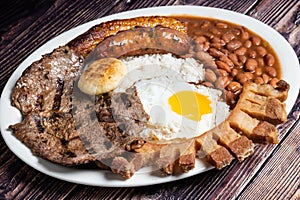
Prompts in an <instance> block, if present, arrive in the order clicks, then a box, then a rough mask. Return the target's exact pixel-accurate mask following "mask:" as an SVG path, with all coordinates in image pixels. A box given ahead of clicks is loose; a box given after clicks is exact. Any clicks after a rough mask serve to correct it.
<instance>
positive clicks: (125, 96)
mask: <svg viewBox="0 0 300 200" xmlns="http://www.w3.org/2000/svg"><path fill="white" fill-rule="evenodd" d="M121 100H122V101H123V103H124V105H125V106H126V108H129V107H131V102H130V100H129V96H128V94H126V93H122V94H121Z"/></svg>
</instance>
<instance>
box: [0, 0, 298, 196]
mask: <svg viewBox="0 0 300 200" xmlns="http://www.w3.org/2000/svg"><path fill="white" fill-rule="evenodd" d="M256 3H257V2H256V1H247V2H244V1H230V2H228V1H225V0H222V1H212V0H209V1H188V0H185V1H154V2H152V1H142V2H141V1H132V3H126V1H117V2H115V1H107V2H97V1H85V2H82V1H80V2H79V1H74V2H73V1H69V2H65V1H56V2H55V5H53V6H52V7H50V8H49V9H48V10H47V12H46V13H45V14H44V16H41V17H40V18H39V19H38V20H37V21H36V22H34V23H32V24H31V25H30V26H28V27H26V29H24V32H23V33H21V32H19V31H17V32H18V33H19V34H20V36H19V37H17V38H16V39H15V40H14V41H13V42H12V44H9V46H8V47H7V48H6V49H0V65H2V66H8V65H9V64H12V66H9V67H7V68H5V69H9V70H7V71H5V72H1V74H5V76H3V77H0V79H1V80H0V84H2V85H0V89H2V86H3V85H4V84H5V82H6V80H7V78H8V77H9V74H10V73H11V72H12V70H14V69H15V68H16V67H17V65H18V63H20V62H21V61H22V60H23V59H24V58H25V57H26V56H27V55H29V54H30V53H31V52H32V51H33V50H34V49H36V48H37V47H38V46H40V45H41V44H42V43H44V42H45V41H47V40H49V39H50V38H52V37H55V36H56V35H58V34H60V33H61V32H63V31H65V30H68V29H70V28H72V27H74V26H76V25H78V24H81V23H84V22H86V21H89V20H91V19H95V18H98V17H101V16H103V15H107V14H112V13H116V12H120V11H124V10H131V9H136V8H141V7H151V6H161V5H176V4H196V5H205V6H213V7H222V8H228V9H232V10H236V11H238V12H242V13H244V12H248V10H249V9H248V8H249V7H250V6H253V5H256ZM78 4H80V6H79V5H78ZM260 5H262V4H260ZM99 10H100V11H101V12H100V11H99ZM252 14H255V12H252ZM64 16H66V17H64ZM262 16H264V15H262ZM269 17H271V16H269ZM266 19H267V18H266ZM61 24H63V26H62V25H61ZM41 27H43V28H41ZM32 32H34V33H32ZM22 37H23V38H22ZM36 37H37V39H36ZM24 38H25V39H24ZM29 39H32V40H31V41H27V40H29ZM23 43H25V44H23ZM19 45H22V46H20V47H19ZM26 46H29V47H26ZM11 49H16V51H17V50H18V51H19V54H20V55H18V56H16V55H15V53H13V51H12V50H11ZM24 49H28V51H26V52H24ZM22 50H23V51H22ZM6 51H9V52H6ZM18 51H17V52H18ZM4 53H5V54H4ZM298 55H299V54H298ZM0 91H1V90H0ZM291 116H293V117H292V119H291V120H289V122H288V123H286V124H285V126H282V128H281V129H282V132H281V135H280V138H281V140H282V139H284V138H285V136H286V132H285V131H287V130H288V129H289V128H290V127H291V126H292V125H293V124H294V123H295V121H296V120H297V119H298V118H299V115H298V114H297V112H296V111H295V112H293V113H292V114H291ZM0 145H1V147H5V148H1V149H0V152H1V154H2V155H3V154H5V155H3V157H1V161H0V166H1V170H0V175H1V177H0V179H1V178H2V174H5V176H3V177H4V179H1V180H0V182H1V183H2V180H3V183H2V185H1V183H0V195H1V196H0V198H3V197H4V198H14V199H16V198H17V199H29V198H33V199H42V198H44V199H50V198H53V199H54V198H55V199H59V198H64V197H66V198H73V199H87V198H97V199H102V198H106V199H112V198H117V197H118V198H121V199H123V198H137V199H140V198H148V199H149V198H150V199H156V198H173V199H177V198H190V199H215V198H219V199H232V198H235V197H237V196H238V195H239V193H240V191H242V190H243V189H244V188H245V186H247V184H248V183H249V182H250V180H251V178H253V176H254V175H255V174H256V173H257V172H258V171H259V170H260V169H261V167H262V165H263V163H264V162H265V161H266V159H267V158H268V156H269V155H272V152H273V153H276V152H274V149H275V147H274V146H258V147H257V148H256V154H255V155H254V156H253V157H252V158H251V159H248V160H247V161H245V162H244V163H242V164H237V163H235V164H233V165H231V166H229V167H228V168H226V169H224V170H222V171H217V170H211V171H209V172H207V173H203V174H200V175H197V176H194V177H191V178H187V179H185V180H180V181H176V182H172V183H166V184H161V185H158V186H148V187H141V188H122V189H121V188H100V187H88V186H83V185H79V186H77V185H76V184H71V183H66V182H64V181H59V180H57V179H54V178H51V177H48V176H46V175H43V174H42V173H39V172H37V171H36V170H34V169H32V168H31V167H29V166H27V165H25V164H24V163H23V162H22V161H20V160H19V159H17V158H16V157H15V156H14V155H13V154H12V153H11V152H10V151H9V150H8V149H7V147H6V146H5V144H4V142H3V140H0ZM282 145H283V143H282ZM2 158H3V160H2ZM258 163H259V164H258ZM6 172H7V173H6ZM2 192H3V193H2ZM294 196H295V195H294Z"/></svg>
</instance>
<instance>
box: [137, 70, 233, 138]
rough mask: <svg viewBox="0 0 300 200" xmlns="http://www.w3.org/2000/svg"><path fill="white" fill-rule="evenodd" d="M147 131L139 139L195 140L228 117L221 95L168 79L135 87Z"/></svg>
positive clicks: (139, 82)
mask: <svg viewBox="0 0 300 200" xmlns="http://www.w3.org/2000/svg"><path fill="white" fill-rule="evenodd" d="M135 87H136V89H137V93H138V96H139V98H140V100H141V102H142V104H143V107H144V110H145V112H146V113H147V114H148V115H149V116H150V119H149V122H148V127H147V128H146V129H144V130H143V131H142V132H141V133H140V136H141V137H143V138H147V139H154V140H169V139H174V138H192V137H195V136H199V135H201V134H202V133H204V132H206V131H208V130H210V129H212V128H213V127H215V126H216V125H218V124H219V123H221V122H222V121H224V120H225V118H226V117H227V116H228V114H229V108H228V106H227V104H226V103H224V102H222V101H221V100H220V95H221V91H219V90H216V89H212V88H208V87H205V86H201V85H194V84H189V83H187V82H185V81H183V80H174V79H172V78H170V77H168V76H160V77H155V78H150V79H143V80H140V81H138V82H136V83H135Z"/></svg>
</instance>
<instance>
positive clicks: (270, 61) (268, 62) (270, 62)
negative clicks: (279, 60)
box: [265, 53, 275, 66]
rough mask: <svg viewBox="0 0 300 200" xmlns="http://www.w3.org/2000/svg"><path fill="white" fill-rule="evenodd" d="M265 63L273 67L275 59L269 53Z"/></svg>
mask: <svg viewBox="0 0 300 200" xmlns="http://www.w3.org/2000/svg"><path fill="white" fill-rule="evenodd" d="M265 62H266V65H268V66H273V65H274V63H275V58H274V56H273V55H272V54H270V53H268V54H267V55H266V56H265Z"/></svg>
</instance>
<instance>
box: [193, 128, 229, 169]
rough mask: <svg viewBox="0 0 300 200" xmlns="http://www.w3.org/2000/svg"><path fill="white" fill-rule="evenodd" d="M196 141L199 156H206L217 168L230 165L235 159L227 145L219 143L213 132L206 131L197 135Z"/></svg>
mask: <svg viewBox="0 0 300 200" xmlns="http://www.w3.org/2000/svg"><path fill="white" fill-rule="evenodd" d="M195 141H196V145H198V149H199V151H198V155H199V157H206V158H207V159H208V161H209V162H210V163H211V164H212V165H213V166H215V167H216V168H217V169H222V168H223V167H225V166H227V165H229V164H230V163H231V161H232V160H233V159H234V158H233V156H232V155H231V154H230V152H229V151H228V150H227V149H226V148H225V147H223V146H220V145H218V143H217V141H216V140H215V139H214V137H213V134H212V133H211V132H206V133H204V134H203V135H201V136H199V137H196V138H195Z"/></svg>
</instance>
